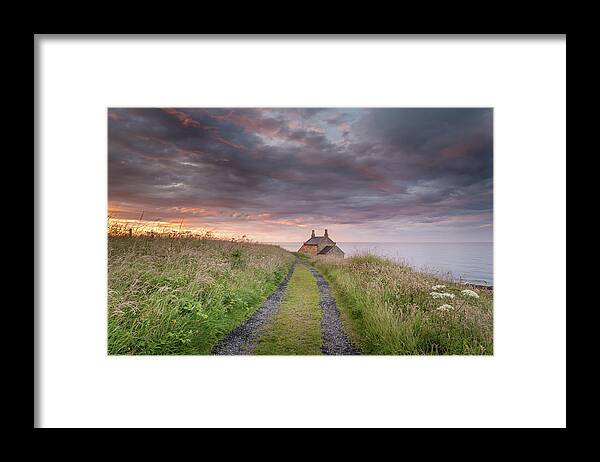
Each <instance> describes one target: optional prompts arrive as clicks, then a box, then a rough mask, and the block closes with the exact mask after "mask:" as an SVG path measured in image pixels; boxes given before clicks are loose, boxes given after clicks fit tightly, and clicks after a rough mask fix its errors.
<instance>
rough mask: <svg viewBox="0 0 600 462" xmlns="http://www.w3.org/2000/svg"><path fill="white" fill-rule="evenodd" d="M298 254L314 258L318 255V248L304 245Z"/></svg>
mask: <svg viewBox="0 0 600 462" xmlns="http://www.w3.org/2000/svg"><path fill="white" fill-rule="evenodd" d="M298 252H300V253H305V254H308V255H313V256H314V255H317V246H316V245H306V244H304V245H303V246H302V247H300V250H298Z"/></svg>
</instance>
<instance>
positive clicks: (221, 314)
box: [108, 235, 294, 355]
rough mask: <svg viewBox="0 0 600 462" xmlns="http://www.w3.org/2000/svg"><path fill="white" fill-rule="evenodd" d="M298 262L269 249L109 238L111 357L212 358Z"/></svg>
mask: <svg viewBox="0 0 600 462" xmlns="http://www.w3.org/2000/svg"><path fill="white" fill-rule="evenodd" d="M293 261H294V256H293V255H292V254H290V253H289V252H286V251H285V250H283V249H281V248H279V247H276V246H270V245H260V244H250V243H245V242H230V241H221V240H212V239H198V238H176V237H147V236H132V237H129V236H110V235H109V238H108V353H109V354H142V355H175V354H209V353H210V351H211V349H212V348H213V346H214V345H216V343H218V342H219V341H220V340H221V339H222V338H223V337H224V336H225V335H226V334H227V333H228V332H229V331H230V330H231V329H233V328H234V327H235V326H237V325H238V324H240V323H241V322H242V321H243V320H244V319H246V318H247V317H248V316H250V315H251V314H252V313H254V311H256V309H257V308H258V307H259V306H260V304H261V303H262V302H263V301H264V300H265V299H266V297H267V296H268V295H269V294H270V293H271V292H273V290H274V289H275V287H276V286H277V284H279V282H281V280H282V279H283V277H284V276H285V274H286V273H287V271H288V269H289V267H290V266H291V264H292V263H293Z"/></svg>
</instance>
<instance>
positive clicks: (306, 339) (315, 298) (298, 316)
mask: <svg viewBox="0 0 600 462" xmlns="http://www.w3.org/2000/svg"><path fill="white" fill-rule="evenodd" d="M320 321H321V308H320V307H319V289H318V287H317V283H316V281H315V278H314V277H313V276H312V274H311V273H310V271H309V270H308V269H307V268H306V267H305V266H304V265H297V266H296V269H295V270H294V274H292V277H291V279H290V282H289V285H288V287H287V290H286V292H285V295H284V298H283V301H282V303H281V306H280V307H279V310H278V311H277V314H275V316H274V317H273V320H272V321H271V323H270V325H269V326H267V329H266V330H265V332H264V334H263V335H262V336H261V339H260V342H259V343H258V345H257V347H256V349H255V351H254V353H255V354H262V355H319V354H321V344H322V343H323V341H322V338H321V325H320Z"/></svg>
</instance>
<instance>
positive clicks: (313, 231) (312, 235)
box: [310, 229, 315, 237]
mask: <svg viewBox="0 0 600 462" xmlns="http://www.w3.org/2000/svg"><path fill="white" fill-rule="evenodd" d="M310 237H315V230H314V229H313V230H312V234H311V235H310Z"/></svg>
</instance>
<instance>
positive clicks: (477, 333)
mask: <svg viewBox="0 0 600 462" xmlns="http://www.w3.org/2000/svg"><path fill="white" fill-rule="evenodd" d="M312 263H313V264H314V266H315V267H316V268H318V269H319V270H320V271H321V272H322V273H323V274H324V276H325V277H326V279H327V280H328V281H329V283H330V284H331V286H332V289H333V293H334V295H335V297H336V300H337V303H338V307H339V308H340V311H341V313H342V320H343V321H344V326H345V328H346V330H347V331H348V332H349V334H350V335H351V336H352V337H353V340H354V341H355V342H356V343H357V344H358V345H360V347H361V349H362V350H363V352H364V353H365V354H388V355H427V354H431V355H438V354H445V355H490V354H493V292H492V291H491V290H489V289H482V288H475V287H469V286H465V285H462V284H456V283H451V282H447V281H440V280H439V279H436V278H435V277H433V276H431V275H429V274H425V273H419V272H416V271H414V270H412V269H411V268H410V267H407V266H403V265H400V264H398V263H395V262H392V261H389V260H386V259H382V258H378V257H375V256H371V255H364V256H357V257H352V258H347V259H344V260H340V259H335V258H317V259H313V260H312ZM465 290H471V291H472V292H473V293H470V292H463V291H465Z"/></svg>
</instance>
